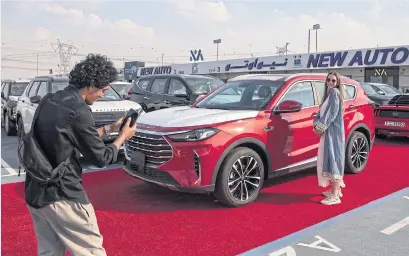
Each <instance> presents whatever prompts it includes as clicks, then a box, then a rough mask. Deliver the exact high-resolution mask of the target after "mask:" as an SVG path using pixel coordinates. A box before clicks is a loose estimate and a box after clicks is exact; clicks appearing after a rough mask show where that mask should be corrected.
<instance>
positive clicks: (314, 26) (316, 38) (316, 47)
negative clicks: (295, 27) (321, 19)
mask: <svg viewBox="0 0 409 256" xmlns="http://www.w3.org/2000/svg"><path fill="white" fill-rule="evenodd" d="M318 29H321V25H320V24H314V25H313V26H312V30H315V52H318Z"/></svg>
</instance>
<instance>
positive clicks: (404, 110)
mask: <svg viewBox="0 0 409 256" xmlns="http://www.w3.org/2000/svg"><path fill="white" fill-rule="evenodd" d="M375 129H376V136H377V137H378V138H386V137H387V136H388V135H394V136H408V137H409V93H407V94H402V95H396V96H395V97H393V98H392V99H391V100H390V101H389V102H388V103H387V104H385V105H382V106H379V107H378V108H377V109H376V111H375Z"/></svg>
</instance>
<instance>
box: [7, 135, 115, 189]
mask: <svg viewBox="0 0 409 256" xmlns="http://www.w3.org/2000/svg"><path fill="white" fill-rule="evenodd" d="M17 148H18V140H17V137H16V136H7V135H6V133H5V131H4V128H1V183H2V184H7V183H12V182H18V181H24V179H25V172H24V168H22V169H21V172H20V176H18V170H19V160H18V156H17ZM121 161H123V159H122V156H121V157H119V159H118V162H119V163H120V162H121ZM81 164H82V166H83V168H84V170H83V172H92V171H103V170H109V169H115V168H121V165H120V164H113V165H109V166H107V167H105V168H102V169H101V168H97V167H93V166H92V165H91V164H90V163H89V162H87V161H86V160H84V159H83V160H82V161H81Z"/></svg>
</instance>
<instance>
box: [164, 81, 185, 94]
mask: <svg viewBox="0 0 409 256" xmlns="http://www.w3.org/2000/svg"><path fill="white" fill-rule="evenodd" d="M176 91H185V92H186V88H185V86H184V85H183V83H182V82H181V81H180V80H179V79H173V78H172V79H171V80H170V84H169V89H168V94H169V95H173V94H174V93H175V92H176Z"/></svg>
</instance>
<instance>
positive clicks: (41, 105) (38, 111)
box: [31, 93, 51, 131]
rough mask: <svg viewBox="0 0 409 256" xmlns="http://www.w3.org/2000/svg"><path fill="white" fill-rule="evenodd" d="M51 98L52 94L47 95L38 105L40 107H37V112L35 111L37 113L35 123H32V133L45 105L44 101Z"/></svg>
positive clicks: (34, 118)
mask: <svg viewBox="0 0 409 256" xmlns="http://www.w3.org/2000/svg"><path fill="white" fill-rule="evenodd" d="M50 96H51V93H49V94H46V95H45V96H44V97H43V98H42V99H41V101H40V103H39V104H38V107H37V109H36V111H35V113H34V117H33V121H32V123H31V130H32V131H34V130H33V128H34V125H35V124H36V121H37V118H38V115H39V114H40V111H41V108H42V107H43V105H44V101H45V100H46V99H47V98H48V97H50Z"/></svg>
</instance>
